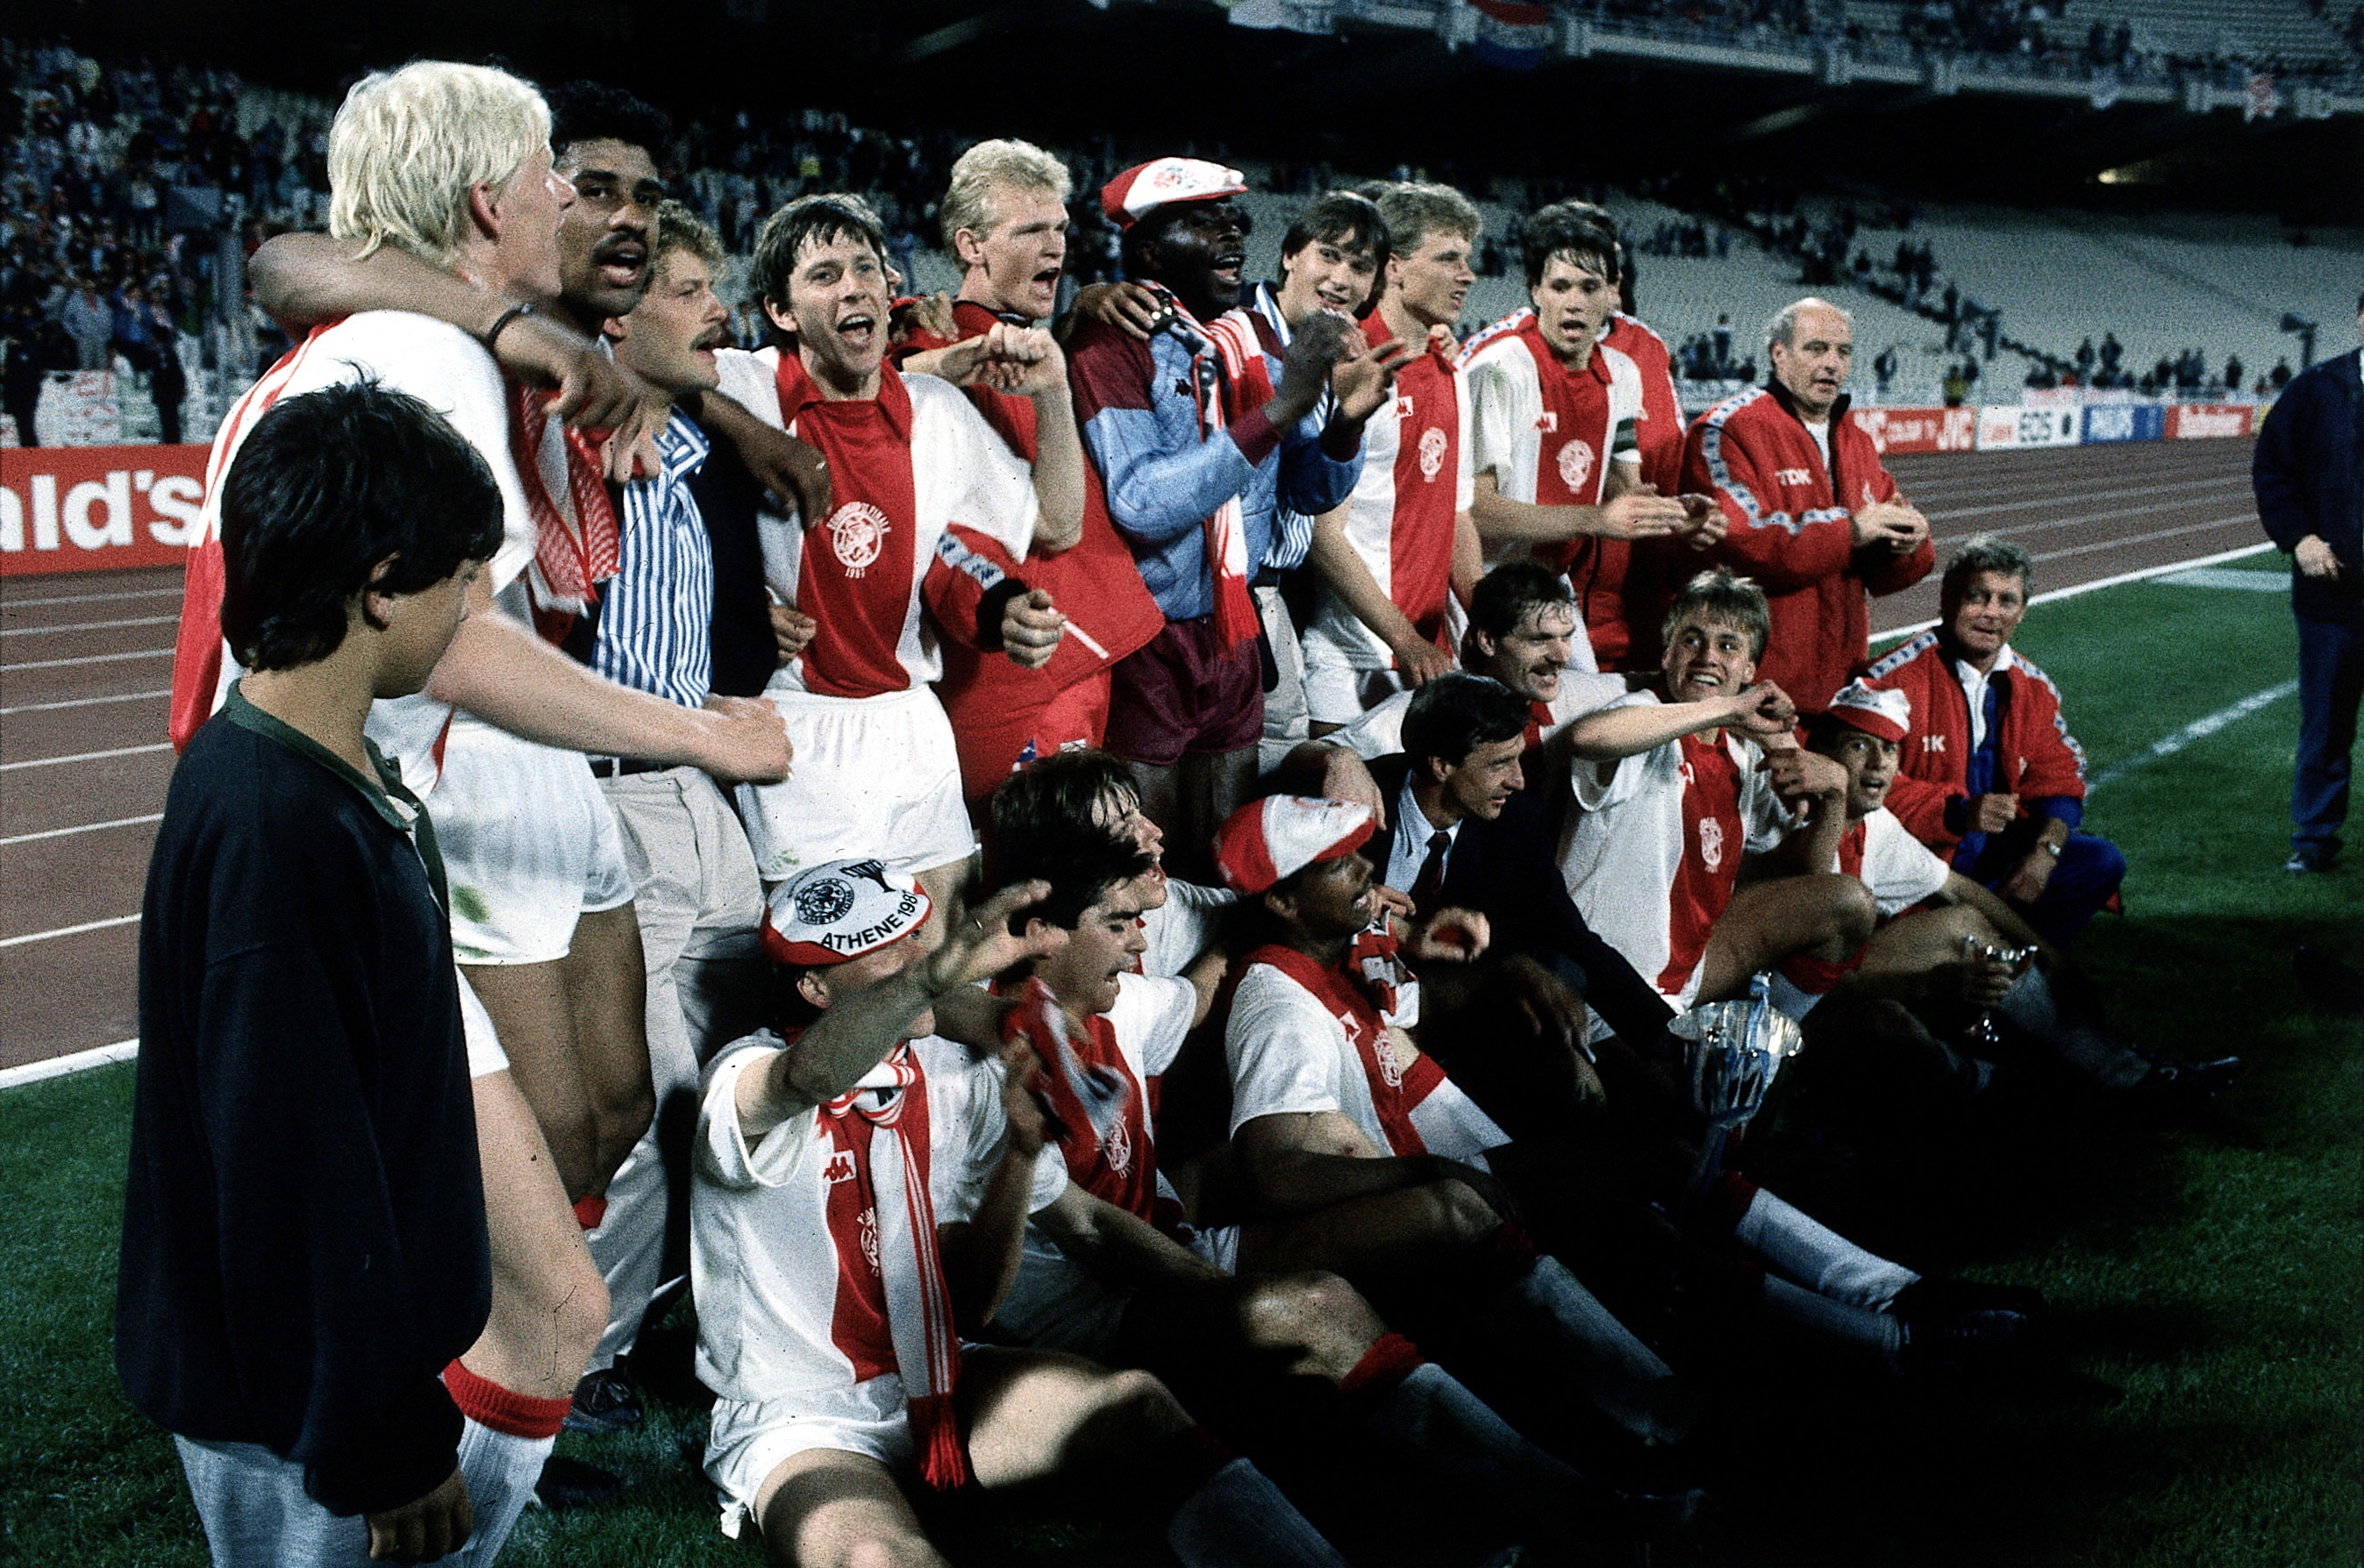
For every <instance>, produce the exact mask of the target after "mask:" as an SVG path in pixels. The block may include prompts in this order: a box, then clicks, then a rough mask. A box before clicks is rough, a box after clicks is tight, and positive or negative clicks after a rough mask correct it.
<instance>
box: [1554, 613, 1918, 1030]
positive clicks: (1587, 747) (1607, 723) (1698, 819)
mask: <svg viewBox="0 0 2364 1568" xmlns="http://www.w3.org/2000/svg"><path fill="white" fill-rule="evenodd" d="M1770 626H1771V620H1770V617H1769V616H1768V614H1767V610H1766V606H1765V595H1764V594H1763V593H1762V592H1761V591H1759V590H1758V588H1757V587H1756V584H1753V583H1751V582H1749V581H1748V580H1747V579H1746V578H1745V577H1735V576H1734V575H1733V574H1732V573H1730V572H1728V571H1726V570H1724V569H1723V568H1721V567H1718V568H1715V569H1713V570H1712V571H1707V572H1702V573H1700V574H1699V575H1698V576H1696V577H1694V578H1692V579H1691V580H1690V582H1689V584H1686V585H1685V586H1684V588H1683V591H1682V592H1681V593H1680V594H1678V595H1676V597H1675V603H1674V606H1673V608H1672V609H1670V610H1669V611H1668V612H1667V626H1666V644H1667V659H1666V673H1665V676H1664V679H1663V683H1662V685H1661V689H1660V690H1658V691H1646V690H1645V691H1638V692H1634V693H1632V694H1631V695H1627V696H1625V697H1623V698H1621V699H1619V700H1618V701H1616V702H1614V703H1612V704H1611V705H1610V706H1608V707H1606V708H1603V709H1601V710H1600V712H1597V713H1591V714H1588V715H1586V716H1585V717H1582V718H1580V719H1578V720H1577V722H1576V723H1575V724H1574V725H1573V726H1571V727H1570V728H1569V730H1568V744H1569V747H1570V749H1571V751H1573V752H1574V754H1575V758H1576V761H1575V762H1574V764H1573V766H1572V777H1573V779H1574V782H1575V788H1576V803H1577V806H1578V808H1579V811H1580V815H1578V817H1576V819H1575V821H1574V823H1573V824H1572V826H1571V827H1570V828H1569V830H1568V832H1567V836H1566V849H1565V851H1564V853H1563V854H1562V857H1561V862H1560V870H1561V873H1562V874H1563V875H1564V876H1565V877H1566V878H1567V890H1568V892H1569V894H1570V895H1572V896H1574V898H1575V899H1576V903H1577V907H1578V908H1579V909H1581V910H1583V911H1584V917H1585V919H1586V920H1587V921H1589V923H1590V924H1591V926H1592V929H1594V930H1597V931H1599V932H1600V934H1601V935H1602V936H1603V937H1605V938H1607V939H1608V940H1609V941H1610V943H1611V945H1612V946H1614V947H1615V948H1616V949H1617V950H1618V951H1620V952H1622V953H1623V954H1624V955H1625V958H1626V961H1627V962H1630V963H1632V964H1633V966H1634V968H1635V969H1636V970H1638V971H1639V972H1640V973H1642V974H1643V976H1644V977H1645V978H1646V979H1648V980H1649V982H1650V983H1651V984H1653V985H1655V986H1656V987H1657V989H1658V991H1659V992H1660V993H1661V994H1662V995H1666V996H1667V997H1668V998H1670V999H1671V1000H1672V1001H1673V1002H1674V1005H1675V1006H1678V1007H1688V1006H1691V1005H1692V1004H1693V1003H1694V1002H1713V1001H1721V1000H1725V999H1728V998H1731V997H1734V996H1738V995H1744V994H1745V992H1746V990H1747V988H1748V984H1749V977H1750V975H1752V974H1753V973H1756V972H1757V971H1759V970H1765V969H1769V968H1771V967H1772V966H1773V965H1774V964H1776V963H1779V962H1780V961H1781V960H1782V959H1784V958H1787V957H1789V956H1790V954H1791V953H1797V952H1811V953H1813V954H1815V955H1817V956H1819V957H1822V958H1824V959H1828V960H1831V961H1834V962H1835V961H1838V960H1841V959H1844V958H1845V957H1846V956H1847V955H1848V954H1849V953H1852V952H1853V951H1855V950H1856V949H1857V947H1859V946H1861V945H1862V944H1863V941H1864V940H1865V939H1866V938H1868V936H1870V934H1871V922H1872V909H1871V900H1870V898H1869V896H1868V895H1866V894H1865V892H1864V890H1863V884H1861V883H1858V882H1857V881H1855V880H1854V879H1853V878H1851V877H1845V876H1840V875H1837V874H1835V873H1831V872H1827V871H1823V870H1822V869H1820V868H1822V867H1824V866H1827V865H1829V864H1830V862H1831V855H1832V853H1833V851H1834V847H1835V845H1836V843H1837V840H1838V835H1839V832H1840V829H1841V828H1842V826H1843V822H1842V817H1843V816H1844V813H1843V811H1842V809H1841V806H1842V802H1843V799H1844V797H1845V791H1846V785H1845V774H1844V773H1843V772H1842V771H1841V770H1840V769H1839V767H1838V766H1837V764H1836V763H1834V762H1832V761H1831V760H1830V759H1829V758H1827V757H1823V756H1819V755H1817V754H1815V753H1812V752H1810V751H1805V750H1803V749H1802V748H1801V747H1800V746H1799V744H1798V742H1797V740H1796V737H1795V736H1794V735H1792V734H1791V732H1790V726H1791V724H1792V723H1793V722H1794V721H1795V718H1796V709H1795V707H1794V706H1793V705H1792V704H1791V703H1790V698H1789V696H1788V695H1787V694H1786V693H1784V692H1783V691H1782V690H1781V689H1780V688H1779V686H1776V685H1774V684H1772V683H1770V682H1760V681H1758V680H1757V679H1756V667H1757V663H1758V662H1759V661H1760V660H1762V659H1763V658H1764V657H1765V639H1766V636H1767V631H1768V629H1769V628H1770ZM1753 856H1764V857H1766V858H1767V861H1768V862H1770V864H1769V866H1759V867H1754V868H1746V869H1751V870H1759V871H1761V870H1767V869H1774V868H1779V869H1780V870H1784V871H1787V872H1790V873H1793V874H1789V875H1781V876H1774V877H1756V878H1755V879H1753V880H1750V881H1749V882H1748V884H1747V885H1745V886H1744V885H1743V884H1742V883H1743V872H1744V869H1745V862H1747V861H1748V860H1749V858H1750V857H1753Z"/></svg>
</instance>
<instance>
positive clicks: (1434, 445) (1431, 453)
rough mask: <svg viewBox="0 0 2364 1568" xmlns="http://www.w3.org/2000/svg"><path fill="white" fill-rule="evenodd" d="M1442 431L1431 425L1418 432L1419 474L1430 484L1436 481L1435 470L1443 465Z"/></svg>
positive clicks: (1443, 446)
mask: <svg viewBox="0 0 2364 1568" xmlns="http://www.w3.org/2000/svg"><path fill="white" fill-rule="evenodd" d="M1446 444H1447V443H1446V441H1445V439H1444V430H1443V428H1440V427H1438V426H1435V425H1431V426H1430V427H1429V428H1427V429H1425V430H1422V432H1421V433H1420V476H1421V477H1422V479H1424V480H1427V481H1428V482H1429V483H1430V484H1434V483H1435V482H1436V474H1437V471H1438V470H1439V469H1441V468H1443V467H1444V449H1445V446H1446Z"/></svg>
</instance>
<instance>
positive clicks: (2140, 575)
mask: <svg viewBox="0 0 2364 1568" xmlns="http://www.w3.org/2000/svg"><path fill="white" fill-rule="evenodd" d="M2273 548H2274V546H2273V543H2272V541H2271V540H2268V541H2267V542H2266V543H2264V544H2245V545H2243V546H2241V547H2240V548H2239V549H2238V550H2218V551H2217V552H2216V553H2215V554H2213V555H2195V556H2193V557H2192V558H2191V560H2189V561H2170V562H2168V563H2167V564H2166V565H2164V566H2144V567H2140V568H2137V569H2136V570H2135V571H2132V572H2121V573H2118V574H2117V575H2116V576H2114V577H2096V578H2094V579H2093V580H2092V581H2091V583H2077V584H2071V585H2069V587H2066V588H2055V589H2053V590H2052V591H2051V592H2050V593H2048V594H2038V595H2035V597H2034V598H2032V599H2030V600H2028V601H2027V602H2028V603H2029V604H2030V605H2031V606H2034V605H2048V604H2051V603H2052V602H2053V601H2054V600H2056V599H2073V598H2075V597H2076V596H2077V595H2080V594H2090V593H2092V592H2093V591H2094V590H2095V589H2098V588H2114V587H2116V586H2117V585H2118V584H2121V583H2142V582H2147V581H2148V580H2149V579H2151V578H2153V577H2164V576H2166V575H2167V574H2168V573H2170V572H2187V571H2189V570H2191V568H2192V567H2195V566H2214V565H2216V564H2217V563H2218V562H2225V561H2239V560H2241V559H2242V558H2243V557H2245V556H2251V555H2263V554H2265V553H2266V551H2268V550H2271V549H2273ZM2038 559H2039V560H2041V559H2042V557H2038ZM1936 624H1937V623H1936V622H1935V621H1934V620H1916V621H1914V622H1913V623H1912V625H1911V626H1904V627H1898V628H1894V629H1893V630H1890V631H1875V632H1873V633H1872V634H1871V640H1872V641H1874V642H1893V641H1895V640H1896V639H1899V638H1904V637H1911V636H1912V635H1914V634H1915V633H1917V632H1924V631H1926V630H1928V629H1929V628H1931V627H1933V626H1935V625H1936Z"/></svg>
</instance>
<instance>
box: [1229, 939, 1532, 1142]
mask: <svg viewBox="0 0 2364 1568" xmlns="http://www.w3.org/2000/svg"><path fill="white" fill-rule="evenodd" d="M1386 1021H1387V1023H1388V1025H1389V1026H1391V1028H1393V1029H1413V1028H1416V1027H1417V1026H1418V1025H1419V1023H1420V986H1419V983H1418V982H1416V981H1415V982H1412V983H1411V984H1407V985H1405V986H1404V987H1403V988H1402V990H1401V991H1400V993H1399V996H1398V1001H1397V1006H1396V1010H1395V1011H1394V1012H1392V1013H1389V1014H1388V1015H1386ZM1348 1027H1349V1026H1348V1023H1347V1021H1346V1020H1344V1019H1342V1018H1339V1017H1338V1016H1337V1015H1336V1014H1334V1013H1333V1012H1331V1011H1330V1009H1329V1008H1328V1007H1327V1006H1324V1005H1323V1002H1322V1000H1321V998H1320V997H1319V996H1316V995H1314V994H1313V993H1312V992H1310V991H1309V990H1307V989H1306V988H1305V987H1304V986H1303V985H1301V984H1298V982H1297V981H1296V980H1295V979H1294V978H1293V977H1291V976H1289V975H1288V974H1284V973H1281V972H1280V971H1279V970H1278V969H1276V968H1274V967H1273V966H1272V965H1271V964H1268V963H1252V964H1250V965H1248V966H1247V968H1246V970H1245V971H1244V972H1243V973H1242V974H1241V975H1240V983H1239V985H1238V987H1237V988H1236V989H1235V990H1234V991H1233V992H1232V1017H1231V1021H1230V1023H1229V1024H1228V1025H1226V1026H1225V1028H1224V1030H1223V1050H1224V1052H1225V1054H1226V1055H1227V1056H1228V1057H1229V1059H1230V1062H1231V1070H1232V1136H1233V1137H1235V1138H1236V1137H1237V1136H1239V1130H1240V1129H1241V1128H1243V1127H1245V1126H1246V1125H1247V1124H1248V1123H1250V1122H1252V1121H1254V1120H1255V1119H1256V1118H1258V1117H1265V1116H1281V1115H1287V1114H1290V1113H1303V1112H1319V1111H1336V1112H1338V1113H1339V1114H1341V1115H1342V1116H1344V1117H1345V1118H1346V1119H1347V1120H1349V1121H1351V1122H1353V1123H1354V1124H1355V1126H1356V1127H1358V1128H1360V1129H1362V1130H1363V1133H1364V1136H1366V1137H1367V1138H1368V1139H1369V1140H1371V1142H1372V1144H1373V1145H1374V1146H1375V1147H1377V1148H1378V1149H1380V1150H1381V1151H1385V1152H1386V1153H1388V1154H1391V1155H1392V1154H1398V1153H1412V1152H1418V1151H1411V1150H1398V1149H1396V1148H1394V1147H1393V1146H1392V1144H1391V1142H1390V1141H1389V1140H1388V1134H1387V1130H1386V1129H1384V1128H1383V1127H1381V1126H1380V1125H1379V1117H1378V1112H1377V1109H1375V1108H1374V1107H1373V1106H1372V1104H1371V1087H1370V1080H1369V1079H1368V1078H1366V1077H1365V1076H1364V1073H1363V1062H1362V1058H1361V1057H1360V1056H1359V1055H1358V1054H1357V1053H1356V1051H1355V1046H1354V1042H1353V1041H1352V1040H1350V1039H1349V1038H1348V1037H1347V1033H1346V1030H1347V1029H1348ZM1402 1038H1403V1037H1401V1036H1397V1037H1394V1039H1395V1040H1396V1042H1397V1043H1398V1044H1400V1041H1401V1040H1402ZM1381 1049H1382V1050H1385V1049H1388V1047H1387V1046H1385V1045H1382V1047H1381ZM1409 1065H1410V1063H1409V1062H1399V1063H1398V1071H1399V1072H1401V1071H1402V1070H1403V1069H1404V1068H1405V1067H1407V1066H1409ZM1411 1123H1412V1127H1413V1129H1415V1130H1416V1131H1418V1133H1419V1134H1420V1140H1421V1141H1422V1143H1423V1144H1425V1145H1426V1146H1427V1149H1426V1151H1427V1152H1428V1153H1431V1154H1438V1155H1442V1156H1444V1158H1446V1159H1448V1160H1460V1161H1465V1162H1467V1163H1470V1164H1473V1165H1476V1166H1478V1167H1479V1168H1480V1169H1484V1168H1485V1165H1486V1151H1487V1150H1489V1149H1494V1148H1499V1147H1500V1146H1501V1145H1502V1144H1505V1143H1508V1142H1510V1141H1511V1135H1510V1134H1509V1133H1507V1132H1504V1131H1503V1130H1502V1129H1500V1128H1499V1127H1497V1126H1495V1125H1494V1121H1493V1118H1490V1117H1489V1116H1488V1115H1487V1114H1486V1113H1485V1112H1484V1111H1482V1110H1479V1109H1478V1103H1477V1102H1476V1101H1475V1100H1472V1099H1471V1098H1470V1097H1469V1096H1468V1095H1466V1094H1464V1093H1463V1092H1462V1090H1461V1087H1460V1085H1458V1084H1455V1083H1454V1081H1453V1080H1452V1079H1450V1078H1447V1077H1444V1076H1443V1075H1441V1074H1440V1075H1439V1076H1438V1077H1437V1078H1436V1080H1435V1083H1434V1084H1433V1086H1432V1087H1431V1088H1430V1090H1429V1092H1428V1094H1427V1095H1425V1096H1424V1097H1423V1098H1422V1100H1421V1101H1420V1103H1419V1104H1418V1105H1416V1106H1413V1107H1412V1109H1411Z"/></svg>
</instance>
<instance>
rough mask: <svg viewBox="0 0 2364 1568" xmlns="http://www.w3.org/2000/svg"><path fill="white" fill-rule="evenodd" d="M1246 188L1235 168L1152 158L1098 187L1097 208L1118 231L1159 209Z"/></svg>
mask: <svg viewBox="0 0 2364 1568" xmlns="http://www.w3.org/2000/svg"><path fill="white" fill-rule="evenodd" d="M1247 188H1248V187H1247V181H1246V179H1245V178H1244V177H1243V175H1242V174H1241V173H1240V172H1239V171H1238V170H1237V169H1226V168H1224V167H1223V166H1222V165H1221V163H1210V162H1208V161H1206V160H1205V159H1203V158H1153V159H1151V160H1150V161H1148V162H1146V163H1136V164H1134V165H1133V166H1132V168H1130V169H1127V170H1126V171H1125V172H1123V173H1121V174H1119V175H1118V176H1117V177H1116V178H1115V179H1113V180H1110V182H1109V183H1107V184H1105V185H1102V186H1101V187H1100V209H1101V210H1102V211H1104V212H1106V213H1107V214H1108V215H1109V218H1110V221H1111V222H1113V223H1114V224H1115V225H1116V226H1117V227H1118V228H1132V226H1133V225H1134V224H1136V223H1139V222H1140V221H1141V220H1142V219H1143V218H1144V217H1148V216H1149V215H1150V214H1151V213H1153V212H1155V211H1156V210H1157V209H1158V208H1159V207H1162V206H1171V205H1172V204H1174V203H1176V202H1210V201H1213V200H1215V199H1216V198H1217V197H1219V196H1236V195H1240V194H1241V193H1243V191H1245V190H1246V189H1247Z"/></svg>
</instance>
